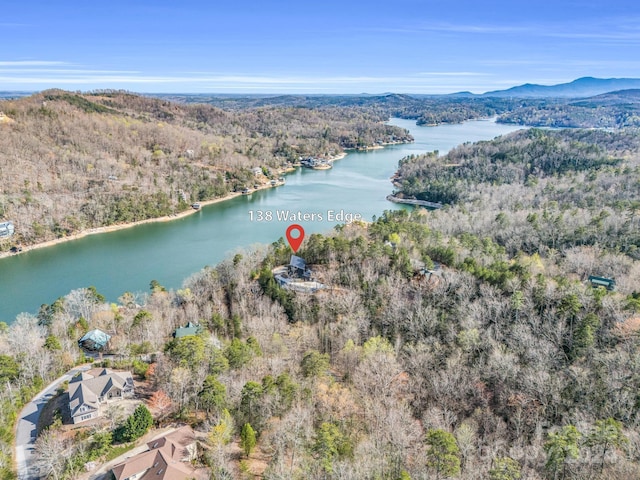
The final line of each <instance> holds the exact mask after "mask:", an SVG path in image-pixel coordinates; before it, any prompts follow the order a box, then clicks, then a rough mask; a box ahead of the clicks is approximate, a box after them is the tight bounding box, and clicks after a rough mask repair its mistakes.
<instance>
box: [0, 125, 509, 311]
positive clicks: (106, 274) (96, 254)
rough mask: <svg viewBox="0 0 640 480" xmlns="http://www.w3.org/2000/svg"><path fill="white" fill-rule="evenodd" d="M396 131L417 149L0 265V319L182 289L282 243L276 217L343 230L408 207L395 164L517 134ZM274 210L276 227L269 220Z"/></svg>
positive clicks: (472, 129)
mask: <svg viewBox="0 0 640 480" xmlns="http://www.w3.org/2000/svg"><path fill="white" fill-rule="evenodd" d="M390 123H392V124H393V125H397V126H400V127H403V128H406V129H408V130H409V131H410V132H411V134H412V135H413V136H414V138H415V142H414V143H412V144H404V145H392V146H388V147H385V148H384V149H380V150H371V151H368V152H352V153H349V154H348V155H347V156H346V157H345V158H344V159H342V160H339V161H336V162H335V163H334V167H333V169H331V170H306V169H298V170H296V171H295V172H294V173H291V174H289V175H288V176H287V177H286V180H287V183H286V185H284V186H280V187H276V188H271V189H266V190H259V191H256V192H254V193H253V194H251V195H247V196H242V197H235V198H232V199H230V200H227V201H224V202H220V203H215V204H212V205H208V206H205V207H203V208H202V209H201V210H200V211H199V212H197V213H196V214H194V215H190V216H187V217H184V218H180V219H177V220H174V221H171V222H158V223H149V224H144V225H139V226H136V227H132V228H128V229H125V230H119V231H115V232H110V233H102V234H96V235H90V236H87V237H83V238H80V239H77V240H72V241H69V242H65V243H61V244H58V245H54V246H51V247H47V248H42V249H37V250H31V251H28V252H25V253H23V254H20V255H14V256H11V257H7V258H4V259H0V321H4V322H7V323H11V322H13V321H14V320H15V317H16V315H17V314H19V313H20V312H30V313H36V312H37V311H38V309H39V307H40V305H41V304H43V303H52V302H53V301H54V300H55V299H56V298H58V297H60V296H63V295H66V294H67V293H69V292H70V291H71V290H74V289H76V288H82V287H87V286H90V285H94V286H95V287H96V288H97V290H98V292H100V293H102V294H103V295H105V296H106V297H107V299H108V300H109V301H116V300H117V298H118V297H119V296H120V295H122V294H123V293H124V292H126V291H131V292H147V291H149V282H150V281H151V280H157V281H158V282H160V284H161V285H163V286H165V287H166V288H167V289H169V288H173V289H175V288H179V287H180V286H181V285H182V282H183V281H184V279H185V278H187V277H188V276H189V275H191V274H192V273H194V272H197V271H199V270H200V269H202V268H203V267H205V266H206V265H215V264H216V263H218V262H220V261H221V260H223V259H225V258H227V257H229V256H230V255H233V254H234V253H235V252H238V251H241V250H242V249H247V248H250V247H251V246H252V245H255V244H268V243H272V242H274V241H276V240H278V239H279V238H280V237H283V238H284V236H285V231H286V229H287V227H288V226H289V224H290V223H292V222H288V221H285V216H283V215H280V217H279V218H278V216H277V212H283V211H287V212H290V213H293V214H296V215H297V214H298V213H300V214H301V215H305V214H308V216H307V218H313V220H310V221H306V222H304V221H303V222H299V223H300V224H301V225H302V226H303V227H304V229H305V232H306V234H307V235H310V234H312V233H322V232H327V231H329V230H331V229H332V228H333V227H334V226H335V225H337V224H338V223H343V222H340V221H336V215H337V214H339V213H340V212H343V213H344V214H351V215H356V214H358V215H360V216H361V217H362V218H363V219H364V220H368V221H370V220H371V219H372V218H373V216H374V215H375V216H379V215H380V214H381V213H382V212H383V211H384V210H395V209H399V208H412V207H406V206H402V205H397V204H394V203H391V202H389V201H387V200H386V196H387V195H388V194H389V193H391V191H392V190H393V186H392V185H391V182H390V177H391V176H392V175H393V173H394V172H395V171H396V169H397V165H398V160H400V159H401V158H403V157H405V156H407V155H411V154H420V153H424V152H427V151H433V150H438V151H439V152H440V153H441V154H442V153H445V152H447V151H448V150H450V149H451V148H453V147H455V146H456V145H459V144H461V143H464V142H475V141H479V140H489V139H492V138H494V137H496V136H499V135H503V134H505V133H508V132H511V131H514V130H517V129H519V128H521V127H517V126H513V125H501V124H497V123H495V122H494V121H492V120H473V121H468V122H465V123H462V124H456V125H439V126H436V127H426V126H423V127H419V126H416V124H415V122H413V121H411V120H402V119H397V118H394V119H392V120H391V121H390ZM268 212H270V213H271V220H268V219H266V218H265V217H266V214H267V213H268ZM329 212H333V216H332V215H331V214H329ZM260 214H261V215H262V217H261V218H262V220H261V221H258V215H260ZM287 218H289V217H287ZM330 219H331V220H330ZM332 220H333V221H332Z"/></svg>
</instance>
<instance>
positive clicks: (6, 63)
mask: <svg viewBox="0 0 640 480" xmlns="http://www.w3.org/2000/svg"><path fill="white" fill-rule="evenodd" d="M57 65H71V64H70V63H67V62H58V61H49V60H3V61H0V67H53V66H57Z"/></svg>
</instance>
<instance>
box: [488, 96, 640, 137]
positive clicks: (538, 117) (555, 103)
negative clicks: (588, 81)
mask: <svg viewBox="0 0 640 480" xmlns="http://www.w3.org/2000/svg"><path fill="white" fill-rule="evenodd" d="M498 122H502V123H515V124H517V125H531V126H536V127H572V128H624V127H639V126H640V90H621V91H619V92H611V93H605V94H603V95H597V96H595V97H590V98H586V99H581V100H544V101H542V102H540V103H538V104H537V105H523V106H522V107H520V108H517V109H513V110H511V111H509V112H505V113H503V114H502V115H500V116H499V117H498Z"/></svg>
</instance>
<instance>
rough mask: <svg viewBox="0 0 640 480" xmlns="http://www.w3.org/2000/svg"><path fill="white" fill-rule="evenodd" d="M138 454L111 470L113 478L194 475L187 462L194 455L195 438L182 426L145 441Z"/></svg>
mask: <svg viewBox="0 0 640 480" xmlns="http://www.w3.org/2000/svg"><path fill="white" fill-rule="evenodd" d="M147 447H148V448H149V450H147V451H146V452H142V453H139V454H138V455H135V456H133V457H131V458H129V459H127V460H126V461H124V462H122V463H120V464H118V465H116V466H115V467H113V468H112V469H111V473H112V474H113V478H114V479H115V480H150V479H153V480H186V479H190V478H197V477H198V475H196V470H195V468H193V467H192V466H191V463H190V462H191V461H192V460H194V459H195V458H196V456H197V454H198V448H197V443H196V437H195V433H194V431H193V430H192V429H191V427H189V426H184V427H181V428H179V429H178V430H175V431H173V432H171V433H169V434H167V435H164V436H162V437H158V438H155V439H153V440H151V441H150V442H148V443H147Z"/></svg>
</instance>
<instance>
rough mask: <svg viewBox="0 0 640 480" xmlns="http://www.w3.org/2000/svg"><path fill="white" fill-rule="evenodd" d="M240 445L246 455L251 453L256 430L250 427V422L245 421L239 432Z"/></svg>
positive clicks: (254, 443) (254, 442)
mask: <svg viewBox="0 0 640 480" xmlns="http://www.w3.org/2000/svg"><path fill="white" fill-rule="evenodd" d="M240 446H241V447H242V450H244V454H245V455H246V456H247V457H248V456H249V455H251V452H252V451H253V448H254V447H255V446H256V432H255V431H254V430H253V428H251V424H250V423H245V424H244V425H243V426H242V431H241V432H240Z"/></svg>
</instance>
